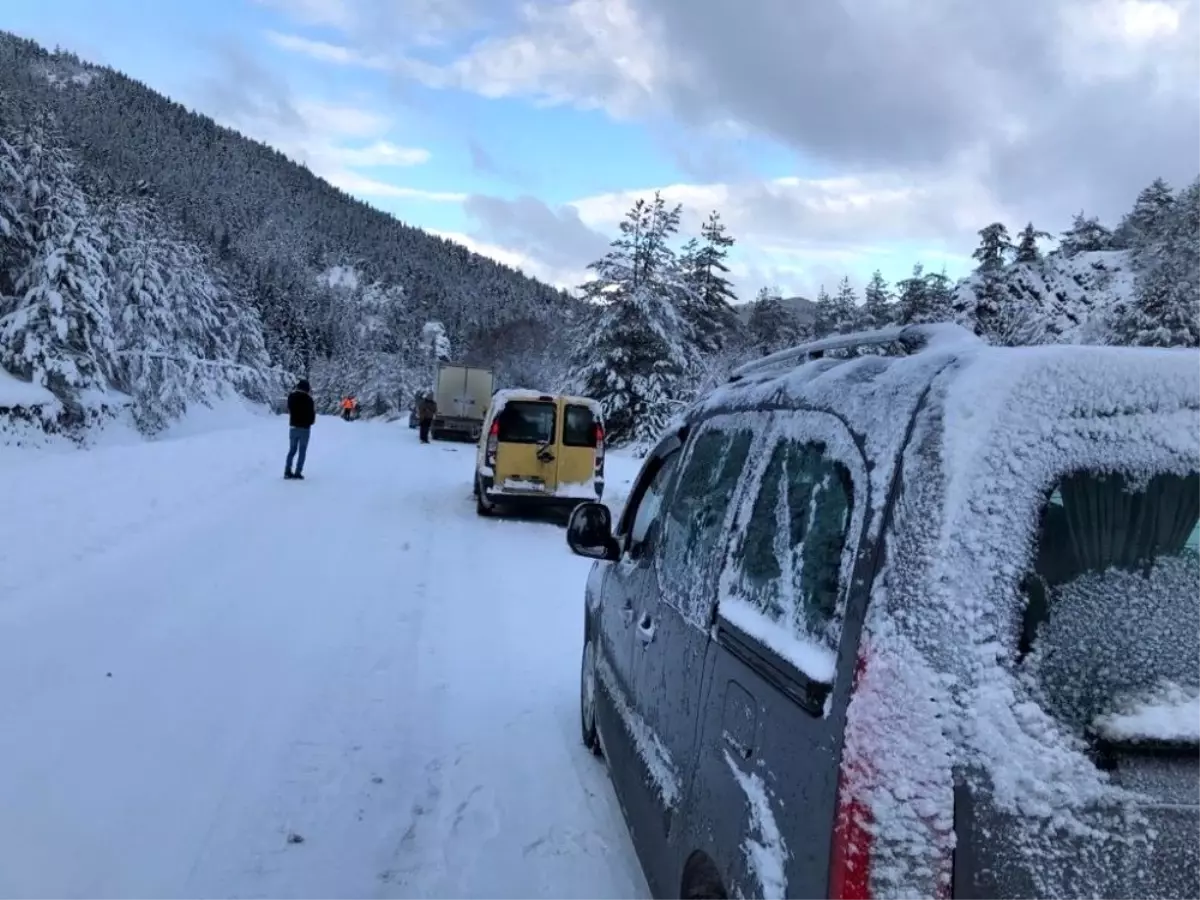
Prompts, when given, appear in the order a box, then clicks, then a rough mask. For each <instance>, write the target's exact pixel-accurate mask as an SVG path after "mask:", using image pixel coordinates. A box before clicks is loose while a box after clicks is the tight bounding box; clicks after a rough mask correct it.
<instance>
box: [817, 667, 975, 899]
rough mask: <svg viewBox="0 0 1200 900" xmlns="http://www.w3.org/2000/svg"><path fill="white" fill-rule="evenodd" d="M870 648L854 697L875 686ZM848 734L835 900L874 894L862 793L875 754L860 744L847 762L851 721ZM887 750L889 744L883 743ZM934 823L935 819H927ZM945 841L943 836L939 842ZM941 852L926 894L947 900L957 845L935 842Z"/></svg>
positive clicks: (834, 854) (832, 863)
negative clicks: (947, 847) (944, 847)
mask: <svg viewBox="0 0 1200 900" xmlns="http://www.w3.org/2000/svg"><path fill="white" fill-rule="evenodd" d="M866 673H867V652H866V649H865V648H860V650H859V654H858V659H857V660H856V661H855V665H854V685H853V687H852V688H851V696H852V697H853V696H854V695H855V694H857V693H858V691H859V690H860V689H865V690H871V687H870V685H865V684H864V680H865V676H866ZM846 727H847V732H846V739H844V740H843V743H842V746H843V750H842V759H843V764H842V767H841V768H840V769H839V770H838V781H837V807H836V812H835V813H834V819H833V846H832V849H831V852H830V860H829V896H830V898H833V900H870V898H871V859H872V853H873V851H874V849H875V835H874V833H873V828H874V824H875V822H874V817H873V816H872V815H871V810H870V809H868V808H867V804H866V803H865V802H864V801H863V799H862V794H861V791H862V785H863V784H865V783H867V782H868V781H869V780H870V779H868V778H867V777H866V776H868V775H869V774H870V769H871V764H872V761H871V758H870V754H869V753H863V751H862V748H855V749H856V751H857V752H856V754H855V756H854V757H853V758H852V759H851V760H850V761H849V762H848V763H847V762H846V761H845V759H846V751H845V747H846V746H847V745H848V744H849V740H848V739H849V738H850V731H849V729H850V727H851V726H850V724H849V723H847V726H846ZM880 750H881V752H885V753H886V752H887V748H886V747H884V748H880ZM928 824H929V825H930V827H931V828H932V827H933V823H928ZM936 843H938V844H940V843H941V842H940V841H939V842H936ZM930 849H931V851H932V852H934V853H936V854H937V855H938V858H936V859H931V860H930V863H932V865H931V866H930V872H932V875H933V879H932V884H931V885H930V886H931V888H932V890H931V891H930V893H929V894H927V895H926V896H932V897H933V898H934V900H947V898H949V897H950V896H951V894H952V884H951V880H952V872H953V865H954V854H953V851H950V852H949V853H944V852H942V851H940V850H936V849H934V848H933V846H932V845H931V848H930Z"/></svg>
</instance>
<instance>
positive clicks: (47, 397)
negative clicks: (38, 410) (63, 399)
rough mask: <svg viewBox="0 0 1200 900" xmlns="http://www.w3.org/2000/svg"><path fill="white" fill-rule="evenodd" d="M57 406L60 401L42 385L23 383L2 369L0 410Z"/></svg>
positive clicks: (0, 376)
mask: <svg viewBox="0 0 1200 900" xmlns="http://www.w3.org/2000/svg"><path fill="white" fill-rule="evenodd" d="M57 405H58V399H57V398H56V397H55V396H54V395H53V394H52V393H50V392H49V391H48V390H46V389H45V388H44V387H42V386H41V385H40V384H32V383H31V382H28V381H22V380H21V379H19V378H17V377H16V376H15V375H11V374H9V372H8V371H7V370H5V369H3V368H0V409H12V408H14V407H22V408H25V409H29V408H31V407H38V406H57Z"/></svg>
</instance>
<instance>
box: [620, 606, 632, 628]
mask: <svg viewBox="0 0 1200 900" xmlns="http://www.w3.org/2000/svg"><path fill="white" fill-rule="evenodd" d="M621 618H622V619H623V620H624V621H625V624H626V625H629V624H630V623H632V622H633V601H632V600H626V601H625V605H624V606H622V607H621Z"/></svg>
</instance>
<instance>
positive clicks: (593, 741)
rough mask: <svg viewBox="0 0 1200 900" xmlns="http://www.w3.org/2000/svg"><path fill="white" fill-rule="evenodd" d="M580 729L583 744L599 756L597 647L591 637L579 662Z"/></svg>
mask: <svg viewBox="0 0 1200 900" xmlns="http://www.w3.org/2000/svg"><path fill="white" fill-rule="evenodd" d="M589 669H590V671H589ZM589 680H590V685H589ZM579 731H580V737H581V738H582V739H583V746H585V747H587V748H588V749H589V750H591V751H592V755H593V756H599V755H600V735H599V734H598V733H597V731H596V647H595V644H593V643H592V639H591V638H588V639H587V640H586V641H584V644H583V659H582V660H581V662H580V664H579Z"/></svg>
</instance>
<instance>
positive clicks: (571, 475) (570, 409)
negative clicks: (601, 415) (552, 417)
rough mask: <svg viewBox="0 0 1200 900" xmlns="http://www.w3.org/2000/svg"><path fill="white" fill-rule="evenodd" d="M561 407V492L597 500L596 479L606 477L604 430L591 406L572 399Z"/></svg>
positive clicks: (559, 470) (559, 457)
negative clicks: (604, 473) (603, 466)
mask: <svg viewBox="0 0 1200 900" xmlns="http://www.w3.org/2000/svg"><path fill="white" fill-rule="evenodd" d="M559 403H560V407H559V409H560V413H559V419H560V421H561V423H562V426H561V430H560V434H559V447H558V491H559V493H560V494H563V493H576V494H578V496H579V497H580V499H584V500H594V499H595V498H596V496H597V493H596V490H595V479H596V478H597V477H598V476H602V473H603V469H602V465H603V462H602V461H603V455H602V454H603V452H604V443H603V441H604V432H603V428H602V426H601V424H600V421H599V419H598V417H597V416H596V414H595V412H594V411H593V409H592V407H591V406H589V405H587V404H584V403H580V402H579V401H578V400H576V399H573V398H571V397H563V398H561V400H560V401H559ZM597 454H601V455H600V456H599V458H598V457H597Z"/></svg>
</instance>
